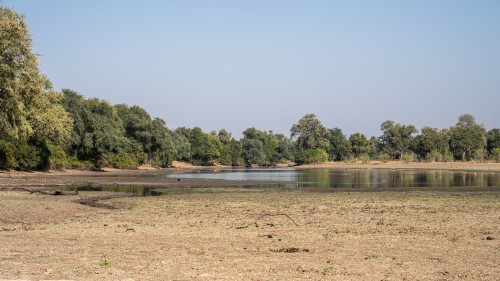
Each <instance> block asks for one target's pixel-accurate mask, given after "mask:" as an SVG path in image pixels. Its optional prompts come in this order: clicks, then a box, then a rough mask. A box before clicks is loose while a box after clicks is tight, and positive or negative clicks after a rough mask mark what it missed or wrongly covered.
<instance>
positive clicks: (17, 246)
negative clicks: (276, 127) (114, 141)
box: [0, 169, 500, 280]
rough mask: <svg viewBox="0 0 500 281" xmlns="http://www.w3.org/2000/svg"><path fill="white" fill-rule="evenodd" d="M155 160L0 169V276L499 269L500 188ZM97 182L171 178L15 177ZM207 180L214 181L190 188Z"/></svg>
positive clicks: (353, 275) (253, 275)
mask: <svg viewBox="0 0 500 281" xmlns="http://www.w3.org/2000/svg"><path fill="white" fill-rule="evenodd" d="M175 171H177V170H175ZM156 173H158V171H157V170H150V169H147V170H138V171H108V172H82V171H76V172H75V171H69V172H68V171H67V172H57V173H2V174H0V189H3V190H5V191H2V192H0V214H1V216H0V280H12V279H14V280H19V279H21V280H47V279H48V280H54V279H66V280H67V279H70V280H325V279H326V280H500V264H499V262H498V261H499V260H500V189H496V188H489V189H474V188H470V189H461V191H460V192H457V191H455V190H453V189H446V190H442V191H428V190H419V191H417V190H408V189H403V190H402V191H387V190H385V191H384V190H382V191H380V190H379V191H366V190H365V191H361V192H359V191H357V192H352V191H345V190H344V191H330V190H325V189H321V190H319V189H318V190H316V189H281V188H252V187H248V186H245V187H235V185H237V184H234V183H231V182H228V181H219V180H214V181H205V180H192V181H188V180H184V179H183V180H182V181H180V182H179V181H178V180H177V179H168V178H165V177H156V176H154V175H155V174H156ZM87 184H89V185H103V184H104V185H106V184H108V185H131V186H137V185H146V186H154V187H156V186H158V187H164V186H170V188H169V189H168V191H166V192H164V193H163V194H164V195H163V196H157V197H126V196H129V195H130V194H125V193H112V192H82V191H80V192H78V194H74V193H73V194H71V193H68V194H71V195H61V196H52V195H48V194H51V193H47V194H42V193H39V192H28V191H26V189H25V190H15V189H18V188H20V187H22V188H27V189H29V190H31V189H37V188H38V189H41V190H50V189H57V188H59V187H62V186H64V185H87ZM203 184H206V185H207V186H217V187H216V188H213V187H205V188H203V187H202V188H200V187H198V188H188V186H190V185H193V186H201V185H203ZM78 202H80V203H87V205H83V204H80V203H78Z"/></svg>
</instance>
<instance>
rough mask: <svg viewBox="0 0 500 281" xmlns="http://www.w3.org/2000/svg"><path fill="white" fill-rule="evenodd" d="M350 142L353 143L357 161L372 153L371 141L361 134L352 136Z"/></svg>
mask: <svg viewBox="0 0 500 281" xmlns="http://www.w3.org/2000/svg"><path fill="white" fill-rule="evenodd" d="M349 142H350V143H351V148H352V154H353V155H354V157H355V158H356V159H357V158H359V157H360V156H361V155H363V154H368V153H369V152H370V141H369V140H368V139H367V138H366V137H365V135H363V134H361V133H355V134H352V135H351V136H350V137H349Z"/></svg>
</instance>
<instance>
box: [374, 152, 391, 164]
mask: <svg viewBox="0 0 500 281" xmlns="http://www.w3.org/2000/svg"><path fill="white" fill-rule="evenodd" d="M377 159H378V160H379V161H380V162H382V163H387V162H389V160H391V156H389V154H387V153H381V154H379V156H378V157H377Z"/></svg>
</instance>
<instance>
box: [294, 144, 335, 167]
mask: <svg viewBox="0 0 500 281" xmlns="http://www.w3.org/2000/svg"><path fill="white" fill-rule="evenodd" d="M326 161H328V153H327V152H326V151H325V150H324V149H321V148H315V149H308V150H302V151H300V152H298V153H297V154H296V155H295V163H297V164H299V165H302V164H318V163H325V162H326Z"/></svg>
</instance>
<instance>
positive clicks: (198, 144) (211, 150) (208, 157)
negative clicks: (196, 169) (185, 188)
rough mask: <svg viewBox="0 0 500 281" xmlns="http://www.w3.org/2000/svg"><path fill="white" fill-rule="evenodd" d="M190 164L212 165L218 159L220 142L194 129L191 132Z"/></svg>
mask: <svg viewBox="0 0 500 281" xmlns="http://www.w3.org/2000/svg"><path fill="white" fill-rule="evenodd" d="M189 143H190V144H191V153H192V154H191V162H192V163H193V164H195V165H204V166H209V165H214V164H215V163H216V162H217V161H219V159H220V146H221V144H220V141H219V139H218V138H217V137H215V136H213V135H211V134H206V133H204V132H203V131H202V130H201V129H200V128H198V127H196V128H193V129H192V130H191V136H190V138H189Z"/></svg>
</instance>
